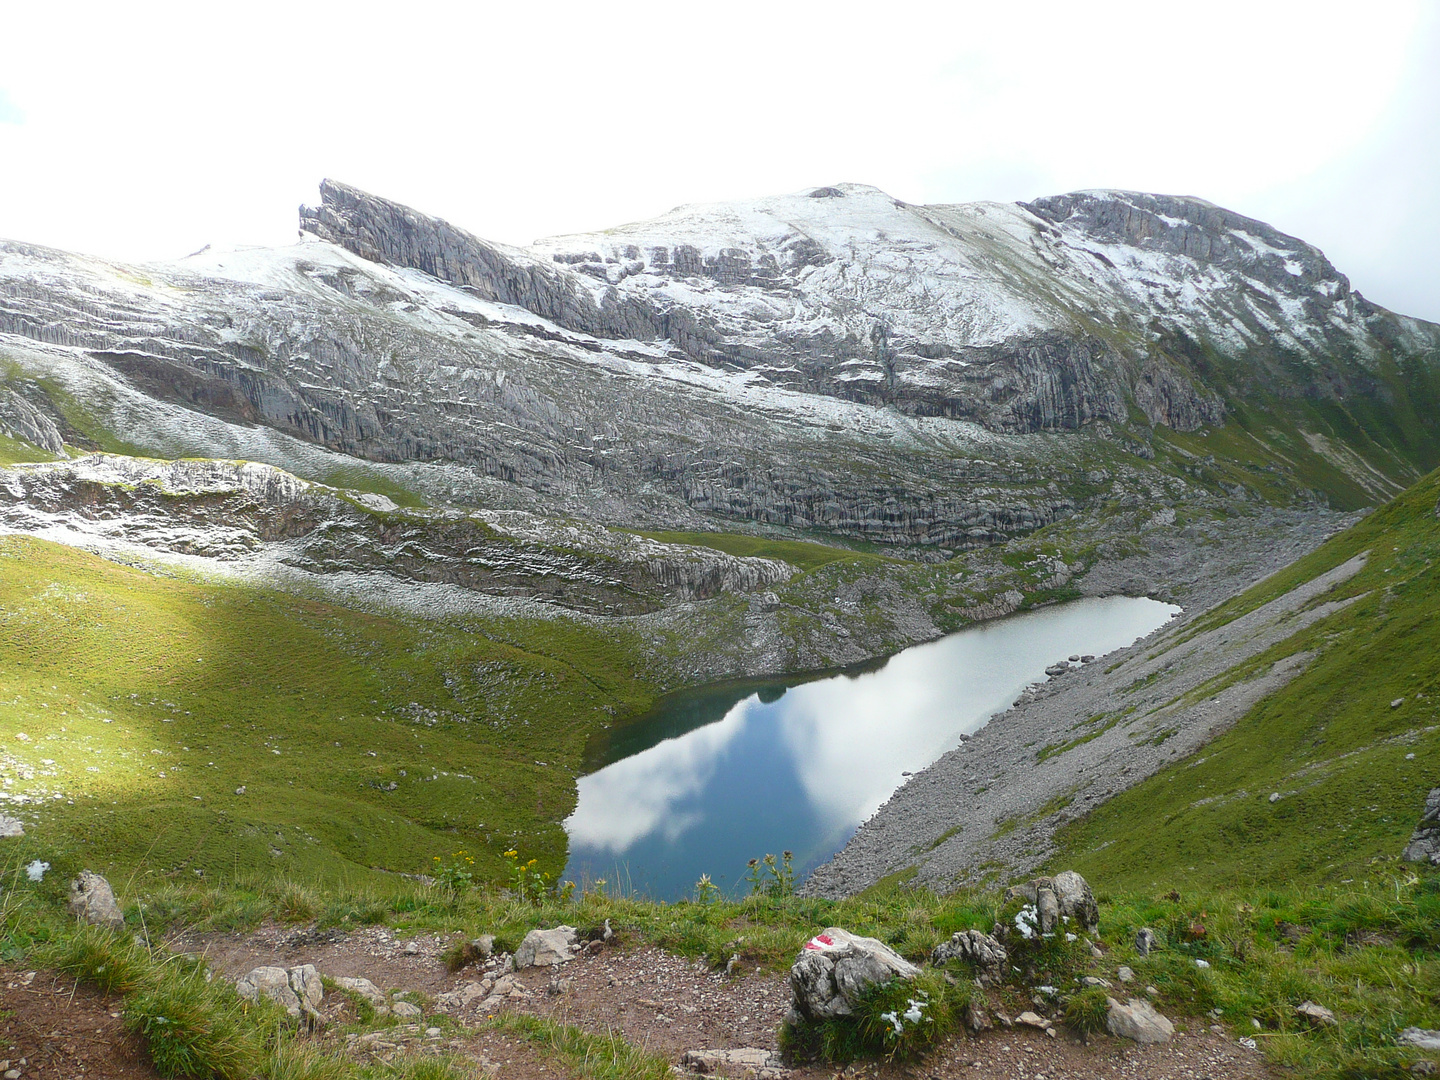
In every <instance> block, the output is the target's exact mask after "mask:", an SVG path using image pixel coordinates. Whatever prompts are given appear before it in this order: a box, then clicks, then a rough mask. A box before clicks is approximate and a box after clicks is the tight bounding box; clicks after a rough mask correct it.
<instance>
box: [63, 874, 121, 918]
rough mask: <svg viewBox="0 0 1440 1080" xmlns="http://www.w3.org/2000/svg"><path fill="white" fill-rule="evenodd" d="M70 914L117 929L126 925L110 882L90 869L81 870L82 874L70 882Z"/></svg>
mask: <svg viewBox="0 0 1440 1080" xmlns="http://www.w3.org/2000/svg"><path fill="white" fill-rule="evenodd" d="M70 914H72V915H74V916H75V917H76V918H77V919H84V920H85V921H86V922H88V923H94V924H95V925H96V926H109V927H112V928H114V929H116V930H121V929H124V927H125V915H124V913H123V912H122V911H121V910H120V905H119V904H117V903H116V902H115V892H114V890H113V889H111V888H110V883H109V882H108V881H106V880H105V879H104V878H103V877H101V876H100V875H99V874H93V873H91V872H90V871H89V870H81V871H80V876H79V877H77V878H75V880H73V881H72V882H70Z"/></svg>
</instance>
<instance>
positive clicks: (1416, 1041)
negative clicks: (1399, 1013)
mask: <svg viewBox="0 0 1440 1080" xmlns="http://www.w3.org/2000/svg"><path fill="white" fill-rule="evenodd" d="M1395 1041H1396V1042H1397V1043H1399V1044H1400V1045H1401V1046H1416V1047H1419V1048H1420V1049H1421V1050H1440V1031H1432V1030H1430V1029H1429V1028H1418V1027H1408V1028H1406V1029H1405V1030H1404V1031H1402V1032H1400V1034H1399V1036H1398V1037H1397V1038H1396V1039H1395Z"/></svg>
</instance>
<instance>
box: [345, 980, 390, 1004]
mask: <svg viewBox="0 0 1440 1080" xmlns="http://www.w3.org/2000/svg"><path fill="white" fill-rule="evenodd" d="M335 985H336V986H338V987H340V989H341V990H349V991H350V992H351V993H352V994H359V995H360V996H361V997H363V998H364V999H365V1000H366V1001H368V1002H369V1003H370V1004H371V1005H384V1004H385V1003H386V1001H385V994H384V992H383V991H382V990H381V989H380V988H379V987H378V986H376V985H375V984H374V983H373V982H371V981H370V980H369V979H351V978H339V979H336V980H335Z"/></svg>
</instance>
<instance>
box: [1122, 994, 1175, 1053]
mask: <svg viewBox="0 0 1440 1080" xmlns="http://www.w3.org/2000/svg"><path fill="white" fill-rule="evenodd" d="M1105 1000H1106V1002H1107V1003H1108V1004H1109V1006H1110V1012H1109V1014H1108V1015H1107V1016H1106V1017H1105V1027H1106V1028H1107V1029H1108V1030H1109V1032H1110V1034H1111V1035H1115V1036H1117V1037H1118V1038H1121V1039H1134V1040H1135V1041H1136V1042H1138V1043H1163V1042H1169V1041H1170V1039H1171V1038H1172V1037H1173V1036H1174V1034H1175V1025H1174V1024H1172V1023H1170V1021H1169V1020H1168V1019H1166V1018H1165V1017H1163V1016H1161V1015H1160V1014H1159V1013H1158V1012H1156V1011H1155V1007H1154V1006H1153V1005H1151V1004H1150V1003H1149V1002H1148V1001H1145V1000H1144V999H1142V998H1131V999H1130V1000H1129V1001H1127V1002H1126V1003H1125V1004H1123V1005H1122V1004H1120V1002H1118V1001H1116V1000H1115V999H1114V998H1106V999H1105Z"/></svg>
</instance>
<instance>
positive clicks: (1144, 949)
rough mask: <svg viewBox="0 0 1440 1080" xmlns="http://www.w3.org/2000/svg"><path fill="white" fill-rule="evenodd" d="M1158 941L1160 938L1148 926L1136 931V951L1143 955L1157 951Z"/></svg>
mask: <svg viewBox="0 0 1440 1080" xmlns="http://www.w3.org/2000/svg"><path fill="white" fill-rule="evenodd" d="M1158 943H1159V938H1157V937H1156V936H1155V931H1154V930H1151V929H1150V928H1149V927H1148V926H1145V927H1141V928H1140V929H1139V930H1137V931H1136V932H1135V951H1136V952H1138V953H1139V954H1140V955H1141V956H1149V955H1150V954H1151V953H1152V952H1154V951H1155V947H1156V945H1157V944H1158Z"/></svg>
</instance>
